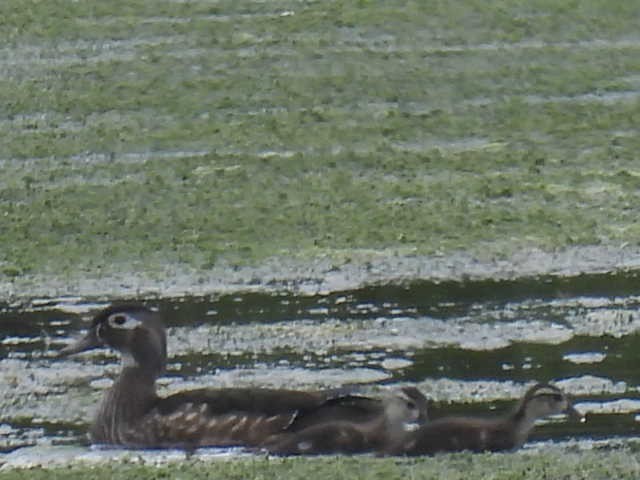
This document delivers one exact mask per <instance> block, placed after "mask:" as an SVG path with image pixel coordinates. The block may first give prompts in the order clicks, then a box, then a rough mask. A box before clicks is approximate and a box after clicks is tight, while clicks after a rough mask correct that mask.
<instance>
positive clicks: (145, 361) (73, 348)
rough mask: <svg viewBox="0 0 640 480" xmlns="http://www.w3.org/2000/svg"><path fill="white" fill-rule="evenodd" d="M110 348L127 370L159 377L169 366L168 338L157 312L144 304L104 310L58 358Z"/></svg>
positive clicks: (59, 353)
mask: <svg viewBox="0 0 640 480" xmlns="http://www.w3.org/2000/svg"><path fill="white" fill-rule="evenodd" d="M101 347H107V348H111V349H112V350H115V351H117V352H119V353H120V354H121V356H122V359H123V364H124V366H125V368H126V367H140V368H143V369H148V370H151V371H153V372H155V373H156V374H160V373H161V372H162V371H163V370H164V368H165V365H166V359H167V338H166V333H165V329H164V326H163V324H162V321H161V320H160V315H159V313H158V312H155V311H153V310H150V309H148V308H147V307H144V306H141V305H114V306H111V307H108V308H106V309H104V310H101V311H100V312H99V313H98V314H97V315H96V316H95V317H94V318H93V321H92V323H91V327H90V328H89V330H88V331H87V333H86V334H85V336H84V337H82V338H80V339H79V340H77V341H76V342H75V343H72V344H71V345H68V346H66V347H64V348H63V349H62V350H60V352H58V356H59V357H65V356H67V355H73V354H75V353H80V352H84V351H87V350H92V349H94V348H101Z"/></svg>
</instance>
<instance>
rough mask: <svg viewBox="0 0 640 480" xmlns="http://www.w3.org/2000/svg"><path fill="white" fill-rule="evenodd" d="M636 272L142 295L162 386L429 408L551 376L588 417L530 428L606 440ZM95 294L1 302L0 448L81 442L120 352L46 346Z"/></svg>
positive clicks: (620, 429)
mask: <svg viewBox="0 0 640 480" xmlns="http://www.w3.org/2000/svg"><path fill="white" fill-rule="evenodd" d="M637 279H638V273H637V272H625V273H621V274H616V275H611V274H601V275H589V276H587V275H584V276H578V277H572V278H536V279H520V280H513V281H506V280H505V281H493V280H491V281H477V282H462V283H456V282H442V283H434V282H426V281H425V282H417V283H414V284H411V285H401V286H396V285H393V286H379V287H369V288H365V289H361V290H356V291H349V292H337V293H332V294H329V295H318V296H294V295H290V294H282V295H271V294H260V293H248V294H237V295H225V296H220V297H198V298H180V299H166V298H162V299H142V301H144V302H145V303H147V304H148V305H150V306H154V307H158V308H159V309H160V310H161V311H163V312H164V314H165V317H166V322H167V326H168V327H169V335H170V337H169V352H170V359H169V366H168V371H167V376H166V377H164V378H163V379H161V381H160V382H159V384H160V390H161V393H162V394H164V393H168V392H172V391H175V390H180V389H184V388H198V387H201V386H206V385H209V386H217V387H224V386H231V385H264V386H276V387H281V386H287V387H291V388H315V387H335V386H339V385H345V384H362V385H364V388H365V389H376V388H383V387H386V386H393V385H396V384H405V383H410V384H415V385H417V386H418V387H419V388H421V389H422V390H423V391H424V392H425V394H427V395H428V396H429V397H431V398H432V399H433V400H434V406H433V416H434V417H436V416H438V415H442V414H445V413H447V414H449V413H453V414H459V413H472V412H473V413H475V412H478V413H482V412H488V413H491V412H497V411H503V410H505V409H508V408H509V407H510V405H512V404H513V402H514V400H515V399H516V398H518V397H519V396H520V395H521V394H522V392H523V391H524V390H525V388H526V387H525V385H526V384H527V383H530V382H533V381H554V382H556V383H557V384H558V385H559V386H561V387H562V388H563V389H565V390H566V391H568V392H569V393H571V394H573V395H574V396H575V398H576V401H577V404H578V408H579V409H580V410H581V411H583V412H588V422H587V423H586V424H572V423H569V422H555V421H554V422H547V423H546V424H544V425H542V426H541V427H540V428H538V429H536V431H535V434H534V436H533V439H534V440H535V439H549V438H553V439H565V438H569V437H582V438H584V437H591V438H612V437H621V436H637V435H638V434H640V422H638V420H637V418H636V411H637V410H638V409H639V406H640V393H638V386H639V385H640V369H639V368H637V366H636V362H635V359H636V355H635V352H637V351H638V350H639V349H640V337H638V335H636V333H635V332H636V331H637V330H638V328H640V314H639V313H638V303H639V302H640V297H637V296H635V294H636V293H637V292H636V290H637V285H638V282H637ZM104 305H105V303H102V302H96V301H95V300H94V299H51V300H48V299H43V300H38V301H34V302H31V303H30V304H25V305H4V306H0V307H1V309H0V332H2V335H1V336H0V367H1V368H0V389H1V390H2V391H3V392H7V394H6V395H5V396H4V399H2V400H0V402H1V403H0V415H1V418H0V438H2V440H0V449H3V450H5V451H8V450H12V449H15V448H16V447H19V446H25V445H47V444H79V443H80V444H81V443H83V442H84V432H85V431H86V428H87V423H88V422H89V421H90V418H91V414H92V411H93V408H94V407H95V404H96V402H97V401H98V399H99V397H100V396H101V394H102V391H103V390H104V389H105V388H108V386H109V380H107V379H105V376H107V377H108V376H113V375H114V374H115V373H116V372H117V371H118V365H117V363H116V358H115V356H114V355H113V354H111V353H110V352H108V351H96V352H90V353H87V354H84V355H81V356H78V357H76V358H71V359H54V358H52V356H53V352H55V351H56V350H58V349H59V348H60V347H61V346H62V345H63V344H65V343H67V342H68V341H70V338H71V337H73V336H75V335H76V334H77V333H78V332H79V330H81V329H82V328H84V327H85V326H86V323H84V320H83V318H84V319H86V318H88V317H89V316H90V314H91V312H93V311H95V310H96V309H98V308H101V307H102V306H104ZM105 372H106V375H105Z"/></svg>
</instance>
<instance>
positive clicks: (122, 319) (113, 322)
mask: <svg viewBox="0 0 640 480" xmlns="http://www.w3.org/2000/svg"><path fill="white" fill-rule="evenodd" d="M107 322H108V323H109V326H110V327H111V328H119V329H122V330H133V329H134V328H136V327H137V326H138V325H140V324H141V323H142V322H141V321H140V320H138V319H137V318H134V317H132V316H130V315H127V314H125V313H114V314H113V315H111V316H110V317H109V318H108V319H107Z"/></svg>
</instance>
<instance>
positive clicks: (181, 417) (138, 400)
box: [58, 305, 385, 449]
mask: <svg viewBox="0 0 640 480" xmlns="http://www.w3.org/2000/svg"><path fill="white" fill-rule="evenodd" d="M99 347H109V348H111V349H113V350H116V351H117V352H119V353H120V355H121V357H122V365H123V367H122V371H121V373H120V375H119V376H118V378H117V379H116V380H115V382H114V384H113V386H112V387H111V388H110V389H109V390H108V391H107V392H106V393H105V395H104V397H103V398H102V401H101V402H100V405H99V407H98V410H97V414H96V416H95V418H94V420H93V423H92V425H91V427H90V431H89V437H90V440H91V442H92V443H94V444H104V445H119V446H125V447H130V448H186V449H193V448H197V447H201V446H257V445H260V444H261V443H262V442H264V441H265V439H266V438H269V437H271V436H273V435H275V434H277V433H280V432H282V431H285V430H286V431H290V432H294V431H297V430H301V429H304V428H307V427H309V426H311V425H315V424H318V423H323V422H327V421H334V420H337V419H341V418H348V419H354V420H356V421H363V422H367V421H370V420H371V419H372V418H376V417H378V416H381V415H382V414H383V412H384V409H385V407H384V405H383V403H382V402H381V401H380V400H376V399H373V398H368V397H362V396H355V395H344V394H342V393H341V392H336V391H309V392H307V391H296V390H280V389H268V388H226V389H213V388H203V389H197V390H190V391H184V392H179V393H176V394H173V395H170V396H167V397H160V396H158V395H157V394H156V386H155V384H156V379H157V378H158V376H160V375H161V374H162V373H163V372H164V369H165V365H166V362H167V341H166V333H165V328H164V326H163V323H162V321H161V317H160V314H159V313H158V312H156V311H153V310H150V309H148V308H146V307H143V306H139V305H121V306H111V307H108V308H106V309H104V310H102V311H100V312H99V313H98V314H97V315H96V316H95V317H94V319H93V322H92V325H91V327H90V329H89V331H88V332H87V333H86V335H85V336H84V337H83V338H81V339H80V340H78V341H77V342H76V343H74V344H71V345H68V346H67V347H65V348H63V349H62V350H61V351H60V352H59V354H58V355H59V356H66V355H71V354H75V353H79V352H83V351H86V350H90V349H94V348H99Z"/></svg>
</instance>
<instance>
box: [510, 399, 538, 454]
mask: <svg viewBox="0 0 640 480" xmlns="http://www.w3.org/2000/svg"><path fill="white" fill-rule="evenodd" d="M536 420H538V416H537V415H535V412H532V411H531V409H530V408H528V405H527V403H526V402H524V401H521V402H520V403H519V404H518V406H517V407H516V409H515V410H514V411H513V413H512V414H511V415H510V416H509V417H508V421H509V422H510V423H511V424H512V428H513V432H514V435H515V437H516V443H517V445H518V446H521V445H522V444H524V442H526V440H527V437H528V436H529V433H531V430H533V427H534V426H535V423H536Z"/></svg>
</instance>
